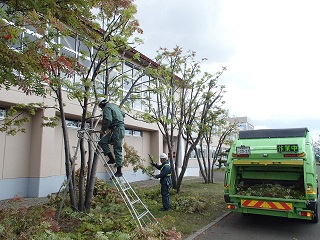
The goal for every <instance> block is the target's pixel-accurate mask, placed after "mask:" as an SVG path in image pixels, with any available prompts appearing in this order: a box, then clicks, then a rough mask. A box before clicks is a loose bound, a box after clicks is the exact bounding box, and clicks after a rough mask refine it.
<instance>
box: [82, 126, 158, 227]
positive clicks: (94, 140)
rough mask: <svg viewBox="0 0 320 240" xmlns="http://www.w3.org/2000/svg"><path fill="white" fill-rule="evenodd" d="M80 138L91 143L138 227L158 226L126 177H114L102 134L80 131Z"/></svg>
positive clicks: (86, 130)
mask: <svg viewBox="0 0 320 240" xmlns="http://www.w3.org/2000/svg"><path fill="white" fill-rule="evenodd" d="M78 138H84V139H85V140H87V141H88V142H90V143H91V146H92V148H93V150H94V151H95V152H96V154H98V158H99V160H100V162H101V163H102V164H103V166H104V168H105V170H106V172H107V173H108V175H109V176H110V179H111V180H112V182H113V184H114V185H115V187H116V188H117V190H118V192H119V193H120V195H121V197H122V199H123V200H124V202H125V203H126V206H127V208H128V210H129V212H130V214H131V216H132V218H133V219H134V220H135V222H136V223H137V225H138V226H140V227H141V228H145V227H147V226H148V224H158V221H157V219H156V218H155V217H154V216H153V215H152V213H151V212H150V211H149V209H148V208H147V206H146V205H145V204H144V203H143V202H142V201H141V199H140V198H139V196H138V195H137V194H136V192H135V191H134V190H133V188H132V187H131V185H130V184H129V182H128V181H127V180H126V178H125V177H124V176H122V177H115V176H114V170H113V169H112V166H110V165H109V164H108V163H107V162H108V159H106V157H105V156H104V155H103V152H102V149H101V147H100V146H99V145H98V143H99V141H100V132H99V131H94V130H92V129H80V130H78Z"/></svg>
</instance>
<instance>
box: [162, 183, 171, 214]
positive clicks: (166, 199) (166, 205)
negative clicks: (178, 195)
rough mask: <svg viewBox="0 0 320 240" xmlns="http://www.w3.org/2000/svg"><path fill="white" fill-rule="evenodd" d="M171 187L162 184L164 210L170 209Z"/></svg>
mask: <svg viewBox="0 0 320 240" xmlns="http://www.w3.org/2000/svg"><path fill="white" fill-rule="evenodd" d="M169 190H170V186H169V185H168V184H161V195H162V205H163V208H164V209H169V208H170V192H169Z"/></svg>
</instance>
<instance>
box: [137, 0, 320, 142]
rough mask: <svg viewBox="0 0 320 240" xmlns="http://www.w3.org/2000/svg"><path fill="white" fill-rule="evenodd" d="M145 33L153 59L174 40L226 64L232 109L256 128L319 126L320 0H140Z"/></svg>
mask: <svg viewBox="0 0 320 240" xmlns="http://www.w3.org/2000/svg"><path fill="white" fill-rule="evenodd" d="M135 4H136V5H137V7H138V14H137V15H136V18H137V19H138V20H139V22H140V25H141V28H142V29H143V31H144V34H143V35H141V36H140V38H142V39H143V40H144V44H143V45H141V46H139V47H137V50H138V51H140V52H141V53H143V54H144V55H146V56H148V57H149V58H151V59H154V57H155V55H156V51H157V50H158V49H159V47H166V48H168V49H170V50H172V49H173V48H174V47H175V46H176V45H178V46H180V47H182V48H183V50H184V51H187V50H192V51H195V52H196V53H197V58H198V60H200V59H202V58H207V59H208V60H207V61H206V62H205V64H204V65H203V70H204V71H207V72H210V73H215V72H217V71H220V70H221V67H223V66H226V67H227V69H228V70H227V72H225V73H224V74H223V75H222V77H221V80H220V83H221V84H223V85H225V86H226V91H227V93H226V94H225V101H226V102H227V105H226V107H227V108H228V109H229V110H230V114H231V116H236V117H242V116H247V117H249V118H251V119H252V120H253V121H254V125H255V129H261V128H290V127H308V128H309V130H310V131H311V134H312V136H313V138H314V140H317V139H318V135H319V134H320V113H319V112H320V110H319V109H320V107H319V100H318V99H319V97H320V96H319V94H318V91H319V86H320V84H319V76H320V73H319V71H320V66H319V64H320V59H319V58H320V14H319V10H320V1H319V0H241V1H239V0H135Z"/></svg>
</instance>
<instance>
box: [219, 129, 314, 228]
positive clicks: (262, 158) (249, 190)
mask: <svg viewBox="0 0 320 240" xmlns="http://www.w3.org/2000/svg"><path fill="white" fill-rule="evenodd" d="M224 199H225V202H226V203H227V207H228V209H230V210H232V211H236V212H242V213H249V214H261V215H270V216H279V217H288V218H299V219H306V220H311V221H313V222H318V220H319V217H318V215H319V214H318V172H317V167H316V159H315V154H314V152H313V146H312V139H311V137H310V134H309V131H308V129H307V128H289V129H260V130H249V131H240V132H239V135H238V138H237V139H236V140H235V141H234V143H233V145H232V146H231V149H230V151H229V155H228V160H227V167H226V173H225V182H224Z"/></svg>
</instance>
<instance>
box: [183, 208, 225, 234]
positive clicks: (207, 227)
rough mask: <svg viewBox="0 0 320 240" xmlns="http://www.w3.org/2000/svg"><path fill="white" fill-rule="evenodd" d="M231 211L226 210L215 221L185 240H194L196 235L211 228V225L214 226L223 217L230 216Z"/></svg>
mask: <svg viewBox="0 0 320 240" xmlns="http://www.w3.org/2000/svg"><path fill="white" fill-rule="evenodd" d="M230 213H231V211H230V212H226V213H225V214H223V215H222V216H220V217H218V218H217V219H215V220H214V221H213V222H211V223H209V224H208V225H207V226H204V227H203V228H201V229H200V230H198V231H196V232H195V233H194V234H192V235H190V236H189V237H187V238H185V240H193V239H195V238H196V237H198V236H199V235H200V234H201V233H203V232H205V231H206V230H207V229H209V228H210V227H212V226H213V225H214V224H216V223H217V222H219V221H220V220H221V219H223V218H224V217H226V216H228V215H229V214H230Z"/></svg>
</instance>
